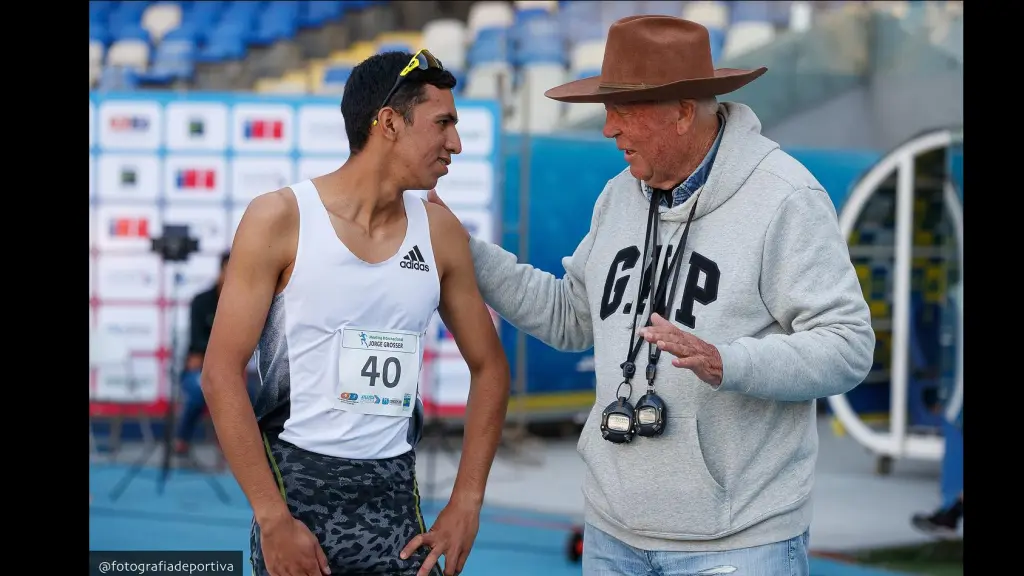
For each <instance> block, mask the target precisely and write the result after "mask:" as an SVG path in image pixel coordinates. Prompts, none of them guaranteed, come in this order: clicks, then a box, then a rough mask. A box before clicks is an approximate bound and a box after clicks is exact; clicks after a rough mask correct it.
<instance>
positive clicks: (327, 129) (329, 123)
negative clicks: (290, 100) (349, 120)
mask: <svg viewBox="0 0 1024 576" xmlns="http://www.w3.org/2000/svg"><path fill="white" fill-rule="evenodd" d="M296 119H297V121H298V136H299V138H298V146H299V152H300V153H306V152H314V153H327V154H340V155H342V156H348V136H347V135H346V134H345V118H344V117H342V115H341V110H340V109H339V108H338V107H337V106H327V105H309V106H301V107H300V108H299V113H298V114H297V116H296Z"/></svg>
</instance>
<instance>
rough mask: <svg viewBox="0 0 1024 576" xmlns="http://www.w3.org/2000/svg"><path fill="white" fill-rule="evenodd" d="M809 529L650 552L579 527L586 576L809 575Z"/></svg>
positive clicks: (594, 529) (601, 533)
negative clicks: (742, 543)
mask: <svg viewBox="0 0 1024 576" xmlns="http://www.w3.org/2000/svg"><path fill="white" fill-rule="evenodd" d="M808 538H809V533H808V532H804V533H803V534H802V535H800V536H797V537H795V538H792V539H790V540H785V541H783V542H777V543H775V544H765V545H764V546H755V547H753V548H741V549H739V550H728V551H725V552H649V551H647V550H641V549H639V548H633V547H632V546H630V545H628V544H625V543H623V542H621V541H619V540H617V539H615V538H612V537H611V536H609V535H608V534H605V533H604V532H601V531H600V530H598V529H597V528H594V527H593V526H591V525H590V524H587V525H586V526H585V528H584V531H583V573H584V574H586V575H587V576H612V575H616V576H618V575H627V574H628V575H630V576H710V575H712V574H714V575H719V574H722V575H725V574H735V575H736V576H739V575H741V574H742V575H744V576H809V575H810V573H811V569H810V559H809V557H808V548H807V542H808Z"/></svg>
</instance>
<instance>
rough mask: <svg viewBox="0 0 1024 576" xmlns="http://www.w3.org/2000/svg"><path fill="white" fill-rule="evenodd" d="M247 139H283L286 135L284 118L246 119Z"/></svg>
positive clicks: (245, 132) (245, 130) (245, 133)
mask: <svg viewBox="0 0 1024 576" xmlns="http://www.w3.org/2000/svg"><path fill="white" fill-rule="evenodd" d="M243 133H244V135H245V139H246V140H281V139H282V138H283V137H284V121H283V120H251V119H250V120H246V121H245V125H244V132H243Z"/></svg>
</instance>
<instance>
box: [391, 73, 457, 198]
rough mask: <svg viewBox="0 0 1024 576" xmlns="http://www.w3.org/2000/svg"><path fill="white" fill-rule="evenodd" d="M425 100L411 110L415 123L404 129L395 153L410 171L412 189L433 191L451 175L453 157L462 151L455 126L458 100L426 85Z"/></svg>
mask: <svg viewBox="0 0 1024 576" xmlns="http://www.w3.org/2000/svg"><path fill="white" fill-rule="evenodd" d="M424 91H425V95H426V97H427V98H426V100H425V101H424V102H421V103H420V104H418V105H417V106H416V107H415V108H413V110H412V122H410V123H409V124H405V125H404V126H403V130H402V134H401V136H400V137H399V138H398V143H397V146H396V152H397V154H398V156H399V161H400V162H401V163H402V165H403V166H404V167H405V168H406V169H407V170H408V174H409V178H410V180H411V182H410V183H409V184H410V189H412V190H430V189H431V188H433V187H435V186H436V185H437V181H438V180H439V179H440V178H441V176H444V175H445V174H447V173H448V164H450V163H451V161H452V156H454V155H455V154H458V153H460V152H462V140H460V139H459V132H458V131H457V130H456V129H455V124H456V123H457V122H458V121H459V117H458V113H457V112H456V111H455V98H454V97H453V96H452V92H451V90H442V89H440V88H435V87H434V86H431V85H429V84H428V85H426V86H424Z"/></svg>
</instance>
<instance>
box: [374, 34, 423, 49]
mask: <svg viewBox="0 0 1024 576" xmlns="http://www.w3.org/2000/svg"><path fill="white" fill-rule="evenodd" d="M374 44H375V47H374V52H377V49H378V48H379V47H380V46H384V45H387V44H404V45H406V46H408V47H409V51H410V52H415V51H416V50H419V49H420V48H422V46H421V45H422V44H423V34H421V33H420V32H413V31H394V32H381V33H380V34H378V35H377V39H376V41H375V42H374Z"/></svg>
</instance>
